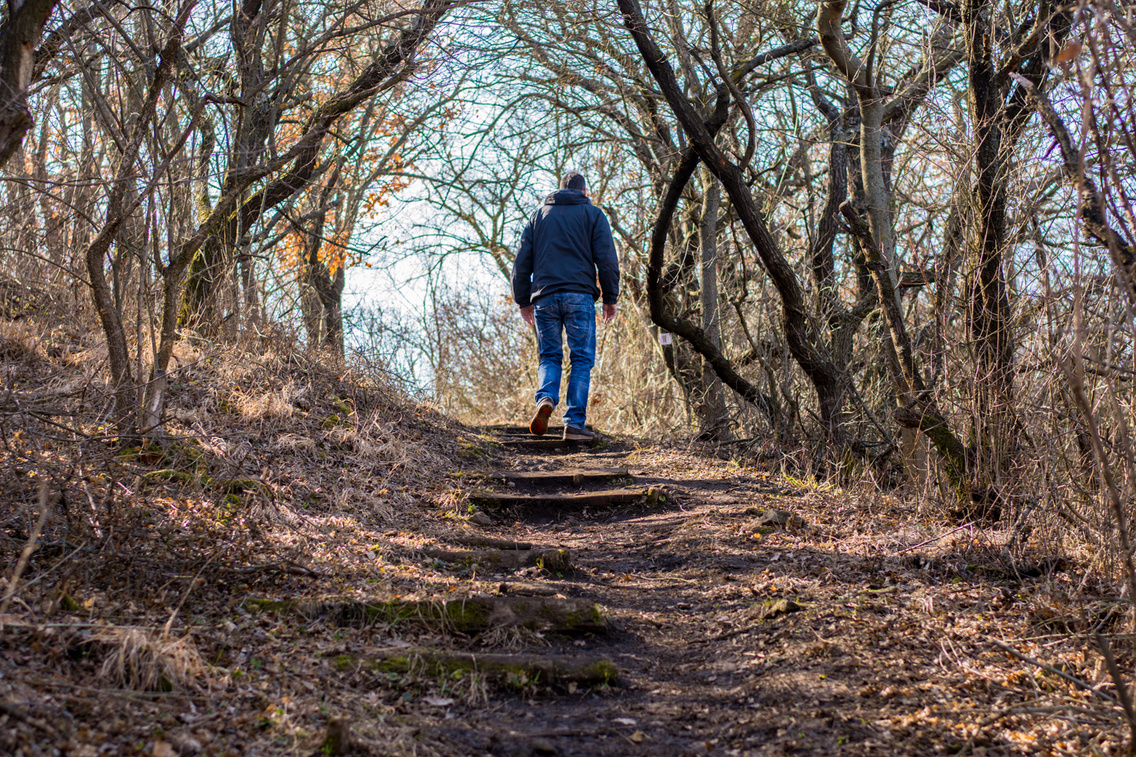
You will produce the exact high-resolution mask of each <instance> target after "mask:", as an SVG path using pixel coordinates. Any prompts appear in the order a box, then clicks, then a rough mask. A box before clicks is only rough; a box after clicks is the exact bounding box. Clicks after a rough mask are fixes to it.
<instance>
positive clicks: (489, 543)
mask: <svg viewBox="0 0 1136 757" xmlns="http://www.w3.org/2000/svg"><path fill="white" fill-rule="evenodd" d="M450 541H452V542H453V543H454V544H460V545H462V546H463V547H482V548H483V549H532V548H533V543H532V542H531V541H514V540H512V539H494V538H493V537H490V536H457V537H454V538H452V539H450Z"/></svg>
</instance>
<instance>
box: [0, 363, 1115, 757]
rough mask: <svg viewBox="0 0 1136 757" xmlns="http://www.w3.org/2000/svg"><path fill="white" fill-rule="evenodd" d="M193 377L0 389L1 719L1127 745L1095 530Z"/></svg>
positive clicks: (571, 750) (57, 733)
mask: <svg viewBox="0 0 1136 757" xmlns="http://www.w3.org/2000/svg"><path fill="white" fill-rule="evenodd" d="M250 370H252V371H253V373H255V371H256V370H257V369H256V368H255V366H254V367H253V368H252V369H250ZM265 370H266V371H267V372H268V373H271V370H269V369H268V368H266V369H265ZM254 378H255V377H254ZM183 380H184V382H185V386H184V388H183V391H184V396H183V397H182V402H183V405H182V406H181V409H180V410H179V409H177V408H175V409H174V411H173V415H174V416H175V418H176V419H177V423H181V424H182V425H183V427H184V431H185V436H184V437H180V438H181V441H176V439H175V441H174V442H171V443H170V444H168V445H167V446H166V447H165V448H158V449H155V448H145V447H144V448H140V449H134V450H126V451H122V450H115V451H114V452H113V454H111V453H109V452H106V451H105V450H103V451H102V452H100V450H102V449H103V448H102V447H100V446H99V445H98V444H97V443H96V442H92V441H90V440H84V439H79V440H76V439H75V438H74V437H73V436H68V435H66V434H62V433H61V434H60V435H59V438H54V441H53V438H51V437H50V435H49V434H48V433H47V432H46V431H43V427H41V426H38V425H37V423H39V422H40V421H42V418H43V414H42V413H41V415H39V416H34V415H33V416H29V415H24V416H18V415H16V414H15V413H16V411H12V410H11V409H9V414H8V415H6V416H5V418H6V419H7V423H8V426H7V427H6V429H4V437H5V439H6V440H7V442H8V444H7V447H6V453H5V459H4V464H5V465H6V468H5V469H4V470H5V471H6V472H5V473H4V474H3V475H4V476H5V482H4V483H5V487H6V491H7V492H8V493H7V495H5V497H4V499H3V500H2V502H3V511H2V512H0V526H2V527H0V549H2V550H3V551H2V554H3V557H4V562H5V564H6V566H7V568H6V569H5V570H4V571H3V575H4V576H5V578H6V579H10V577H11V576H12V575H13V574H14V572H15V571H16V562H17V561H18V560H19V556H20V555H21V554H22V553H24V552H28V553H29V557H28V562H27V566H26V568H25V569H24V570H23V572H22V575H20V577H19V581H17V582H15V584H14V586H15V592H14V596H13V598H12V599H11V600H10V601H9V602H8V606H7V607H6V608H4V609H5V610H6V613H5V614H3V615H2V616H0V624H2V627H0V753H4V754H23V755H33V754H71V755H84V757H94V756H95V755H101V754H137V755H154V756H155V757H168V755H175V754H176V755H183V756H188V755H195V754H203V755H230V754H231V755H243V754H249V755H278V754H279V755H285V754H288V755H291V754H295V755H309V754H319V753H325V754H327V753H342V754H372V755H424V756H434V755H497V756H498V757H502V756H504V755H510V756H512V755H561V756H562V757H568V756H569V755H579V756H585V755H597V756H598V755H676V756H677V755H688V754H689V755H704V754H708V755H780V754H790V753H797V754H847V755H868V754H873V755H893V754H911V755H922V754H929V753H950V754H974V755H982V754H986V755H996V754H1023V755H1032V754H1069V755H1085V754H1121V753H1125V752H1126V750H1127V748H1128V744H1127V741H1126V739H1127V732H1126V730H1125V729H1124V727H1123V719H1122V717H1121V714H1120V710H1119V708H1118V707H1117V706H1116V704H1115V703H1114V701H1113V699H1114V698H1115V696H1116V693H1117V692H1116V690H1115V688H1114V687H1113V685H1112V683H1111V681H1110V680H1109V677H1108V674H1107V672H1106V670H1105V666H1104V665H1103V663H1102V662H1101V660H1100V655H1099V654H1097V652H1096V651H1095V646H1094V643H1093V641H1092V637H1091V636H1090V633H1091V632H1093V631H1099V632H1102V633H1106V634H1108V635H1109V639H1110V640H1111V641H1112V644H1113V649H1114V651H1115V653H1116V656H1117V658H1118V661H1119V664H1120V665H1121V667H1122V669H1125V670H1130V669H1131V666H1132V662H1133V653H1132V636H1131V635H1129V634H1126V633H1123V631H1125V630H1126V628H1127V625H1126V621H1125V618H1127V617H1128V613H1129V612H1130V611H1129V610H1128V609H1126V607H1125V605H1124V604H1123V603H1122V602H1121V601H1119V600H1117V599H1115V598H1112V597H1111V595H1112V594H1115V589H1114V588H1110V586H1109V585H1107V584H1104V583H1102V582H1100V581H1098V580H1097V579H1094V578H1093V575H1092V574H1091V573H1088V572H1086V567H1085V565H1084V564H1083V563H1084V558H1081V557H1077V556H1075V555H1074V556H1069V555H1066V556H1061V555H1058V554H1056V552H1055V551H1054V550H1048V551H1047V550H1044V549H1042V548H1041V547H1040V546H1038V547H1030V546H1029V543H1027V547H1026V548H1025V549H1024V550H1021V549H1019V550H1016V551H1015V553H1014V554H1013V555H1012V556H1011V555H1009V554H1004V553H1003V552H1002V550H1001V548H1000V546H999V545H1001V544H1004V543H1005V541H1006V539H1007V538H1008V533H1007V530H1006V527H1005V526H999V525H997V524H996V525H994V526H981V527H980V526H978V525H973V526H969V527H966V528H963V529H961V530H956V526H957V524H954V523H950V522H947V521H944V520H941V519H938V518H935V517H934V516H933V514H932V513H930V512H929V511H928V510H927V509H926V508H923V509H920V508H917V507H915V506H913V505H909V504H907V503H906V502H905V500H904V499H903V498H901V497H898V496H895V495H889V494H885V493H880V492H878V491H876V490H874V489H871V488H870V487H867V486H866V485H864V486H861V487H859V488H857V487H851V488H839V487H836V486H833V485H828V484H822V483H817V482H815V481H806V480H800V479H795V478H793V477H791V476H787V475H784V474H782V473H779V472H777V470H776V469H775V468H774V467H772V466H771V465H770V464H758V463H752V462H747V459H748V458H746V457H745V454H744V451H743V450H741V449H740V448H739V449H738V450H735V453H734V454H733V455H732V456H731V455H730V454H728V453H727V454H724V453H723V452H722V451H721V450H713V449H709V448H706V449H702V448H699V447H696V446H682V445H662V444H647V443H643V442H637V441H635V440H631V439H622V438H618V437H607V438H606V439H605V440H604V441H603V442H602V443H601V444H599V445H596V446H594V447H588V446H580V445H564V444H556V443H544V444H538V445H532V444H528V443H522V442H521V440H520V439H518V438H516V436H515V435H514V434H511V433H510V430H509V429H504V428H493V429H481V430H478V429H463V428H460V427H457V426H455V425H453V424H450V423H449V422H447V421H445V420H444V419H442V418H439V417H438V416H436V415H434V414H432V413H429V412H427V411H424V410H415V409H406V408H405V407H404V406H401V405H398V404H397V403H394V402H393V401H391V400H389V398H384V396H382V395H381V393H380V394H375V393H373V392H372V393H369V394H368V393H365V392H362V391H355V390H352V389H350V387H348V386H347V385H346V384H344V383H336V382H337V381H338V380H337V379H333V378H326V377H325V378H321V379H319V380H318V381H317V380H315V379H312V382H311V385H310V386H309V390H304V387H303V386H298V387H297V386H292V385H291V384H289V383H287V382H285V381H284V380H283V379H280V380H278V381H276V383H275V384H274V385H273V386H274V388H271V390H266V391H265V392H264V393H263V394H258V393H255V392H248V391H246V392H245V393H244V394H240V393H239V392H236V391H235V390H234V391H233V392H229V391H224V390H223V387H222V388H220V389H219V388H218V387H217V386H216V385H215V384H209V388H208V389H206V388H203V386H195V385H194V383H193V382H194V380H193V377H192V372H190V373H188V374H186V375H185V376H184V377H183ZM233 380H234V381H235V382H236V384H235V386H237V385H239V386H246V387H247V386H248V385H249V384H248V383H247V382H248V381H249V377H248V376H244V375H242V376H239V377H238V378H236V379H233ZM258 381H259V383H256V385H257V386H260V387H261V388H263V387H264V382H265V381H268V383H270V384H271V383H272V381H269V379H268V378H266V377H265V376H261V377H260V379H258ZM289 381H291V379H289ZM320 382H323V383H320ZM254 383H255V382H254ZM289 386H292V388H291V389H289V388H288V387H289ZM18 388H19V386H18V384H17V389H18ZM353 392H354V393H353ZM39 401H40V402H41V403H42V402H47V401H51V402H58V398H56V399H51V400H44V399H42V398H41V400H39ZM222 403H227V404H228V405H230V406H236V407H233V408H231V409H226V405H225V404H222ZM242 403H243V404H242ZM274 403H276V404H274ZM285 405H286V406H287V408H288V409H287V410H284V409H281V408H283V407H284V406H285ZM28 406H29V405H28V403H27V402H25V404H24V405H23V406H22V410H20V411H19V412H23V413H25V414H26V413H27V412H29V411H28V409H27V408H28ZM266 408H267V409H266ZM272 408H276V409H275V410H273V409H272ZM400 408H401V409H400ZM216 413H229V421H228V422H227V423H228V425H226V426H224V430H221V427H220V426H211V425H209V424H210V423H215V422H216V421H211V420H209V419H210V418H215V417H216V415H215V414H216ZM55 417H58V416H55ZM21 418H22V419H23V420H21ZM37 418H38V419H40V420H39V421H37V420H36V419H37ZM63 425H66V424H63ZM68 427H69V428H70V426H68ZM172 428H174V430H175V431H176V430H177V425H176V423H175V424H173V425H172ZM36 429H39V430H38V431H37V430H36ZM72 431H74V429H72ZM64 437H65V438H64ZM175 437H176V434H175ZM13 440H15V441H13ZM21 441H23V442H25V444H23V447H27V449H23V448H22V447H21V445H20V442H21ZM502 442H507V443H502ZM76 450H78V452H77V451H76ZM80 453H82V454H80ZM53 455H54V457H53ZM83 455H86V457H83ZM37 466H38V467H37ZM68 466H70V467H68ZM43 471H47V472H48V474H51V475H47V474H45V473H43ZM68 471H69V472H70V478H67V477H66V476H65V475H64V474H66V473H67V472H68ZM553 474H554V475H555V477H550V476H552V475H553ZM52 476H54V477H52ZM44 480H47V481H48V484H49V486H48V487H47V489H44V490H42V491H45V492H47V493H48V494H47V497H46V498H45V499H43V500H40V499H39V492H40V491H41V488H40V484H41V482H42V481H44ZM53 486H56V487H57V494H52V493H51V492H52V491H55V490H53V489H52V487H53ZM479 492H480V493H482V494H478V493H479ZM484 492H497V493H501V494H507V495H510V496H507V497H504V498H495V497H494V496H492V495H486V494H484ZM58 494H62V495H63V496H62V497H61V498H60V497H58ZM578 495H587V496H583V497H581V496H578ZM41 502H42V503H43V504H45V505H46V507H45V509H44V512H45V514H46V516H47V517H46V519H45V523H44V525H43V527H42V528H41V529H37V521H38V512H39V504H40V503H41ZM473 503H477V504H473ZM84 517H86V519H87V520H88V521H89V522H91V523H93V524H95V525H94V526H92V527H90V528H88V529H87V530H84V529H82V528H80V527H79V526H78V525H77V524H78V523H79V522H80V521H83V520H84ZM33 536H35V537H36V539H35V542H36V544H35V545H33V546H34V548H33V549H29V547H28V545H29V543H30V542H29V539H30V537H33ZM939 537H941V538H939ZM1035 542H1036V543H1038V544H1043V543H1044V542H1043V540H1042V539H1041V538H1040V537H1035ZM498 552H516V553H524V554H516V555H512V556H508V557H501V558H497V557H495V556H494V555H495V554H496V553H498ZM540 555H545V557H543V558H540ZM538 558H539V559H538ZM8 585H11V583H10V581H9V584H8ZM1008 650H1014V651H1015V652H1017V653H1018V654H1019V655H1021V656H1022V657H1028V658H1031V659H1032V660H1035V661H1036V662H1037V663H1039V664H1035V663H1032V662H1027V661H1024V660H1023V659H1021V658H1020V657H1016V656H1014V655H1013V654H1012V653H1011V652H1010V651H1008ZM1043 665H1044V667H1042V666H1043Z"/></svg>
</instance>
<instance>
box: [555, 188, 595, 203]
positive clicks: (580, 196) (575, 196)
mask: <svg viewBox="0 0 1136 757" xmlns="http://www.w3.org/2000/svg"><path fill="white" fill-rule="evenodd" d="M590 203H591V200H589V199H588V196H587V195H585V194H584V193H583V192H581V191H580V190H578V189H558V190H556V191H555V192H553V193H552V194H550V195H549V196H548V197H545V198H544V204H545V205H588V204H590Z"/></svg>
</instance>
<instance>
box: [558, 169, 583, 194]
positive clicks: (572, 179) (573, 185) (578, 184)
mask: <svg viewBox="0 0 1136 757" xmlns="http://www.w3.org/2000/svg"><path fill="white" fill-rule="evenodd" d="M560 188H561V189H575V190H576V191H577V192H585V191H587V189H588V182H587V181H585V180H584V175H583V174H581V173H577V172H575V171H569V172H568V173H566V174H564V178H563V179H561V180H560Z"/></svg>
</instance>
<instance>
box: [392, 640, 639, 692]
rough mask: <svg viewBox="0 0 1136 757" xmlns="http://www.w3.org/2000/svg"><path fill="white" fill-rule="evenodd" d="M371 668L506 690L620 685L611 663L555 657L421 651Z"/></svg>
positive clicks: (598, 659)
mask: <svg viewBox="0 0 1136 757" xmlns="http://www.w3.org/2000/svg"><path fill="white" fill-rule="evenodd" d="M374 669H375V670H376V671H378V672H381V673H386V674H388V675H397V676H404V675H408V674H419V675H426V676H430V677H435V678H444V679H453V678H456V677H459V676H461V675H464V674H468V673H477V674H479V675H482V676H485V678H486V679H487V680H489V681H490V682H493V683H495V684H497V685H500V686H505V687H508V688H525V687H528V686H532V685H542V686H550V687H554V688H567V687H568V685H569V684H575V685H577V686H584V687H587V688H604V687H609V686H615V685H617V684H618V683H619V668H618V667H617V666H616V665H615V663H613V662H612V661H611V660H608V659H604V658H585V659H583V660H581V659H577V658H571V657H564V656H558V655H547V656H545V655H532V654H516V655H512V654H470V653H460V652H443V651H438V650H431V649H420V650H415V651H413V652H410V653H409V654H406V655H398V656H392V657H385V658H381V659H379V660H376V661H375V663H374Z"/></svg>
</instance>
